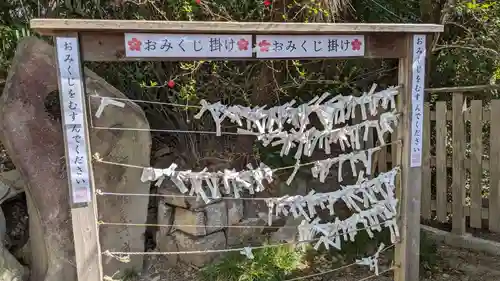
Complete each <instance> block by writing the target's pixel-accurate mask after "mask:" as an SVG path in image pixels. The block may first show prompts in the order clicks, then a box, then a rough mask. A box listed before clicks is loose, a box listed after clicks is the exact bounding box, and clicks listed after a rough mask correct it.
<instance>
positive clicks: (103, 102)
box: [95, 97, 125, 118]
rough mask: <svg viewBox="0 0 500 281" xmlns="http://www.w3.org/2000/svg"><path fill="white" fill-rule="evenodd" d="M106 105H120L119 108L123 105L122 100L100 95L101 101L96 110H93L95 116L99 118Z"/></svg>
mask: <svg viewBox="0 0 500 281" xmlns="http://www.w3.org/2000/svg"><path fill="white" fill-rule="evenodd" d="M108 105H114V106H117V107H121V108H124V107H125V103H124V102H120V101H117V100H114V99H113V98H110V97H101V103H100V104H99V107H98V108H97V111H96V112H95V117H97V118H100V117H101V115H102V113H103V112H104V108H106V106H108Z"/></svg>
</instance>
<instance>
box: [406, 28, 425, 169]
mask: <svg viewBox="0 0 500 281" xmlns="http://www.w3.org/2000/svg"><path fill="white" fill-rule="evenodd" d="M425 39H426V38H425V35H414V36H413V65H412V85H413V87H412V92H411V97H412V123H411V156H410V167H420V166H422V137H423V119H424V111H423V108H424V87H425V83H424V78H425V54H426V42H425Z"/></svg>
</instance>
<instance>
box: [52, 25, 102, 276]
mask: <svg viewBox="0 0 500 281" xmlns="http://www.w3.org/2000/svg"><path fill="white" fill-rule="evenodd" d="M54 39H55V40H54V41H55V43H56V61H57V66H58V80H59V100H60V104H61V116H62V118H61V122H62V126H63V135H64V144H65V156H66V170H67V176H68V186H69V197H70V204H71V218H72V224H73V237H74V243H75V258H76V268H77V276H78V280H80V281H83V280H89V281H90V280H96V281H97V280H102V279H103V277H102V265H101V250H100V245H99V241H98V230H97V221H96V220H97V209H96V207H97V204H96V198H95V192H93V190H94V178H93V173H92V165H91V163H90V161H91V159H92V158H91V150H90V138H89V130H88V124H87V105H86V99H85V83H84V81H85V80H84V79H85V77H84V75H83V71H82V69H83V66H82V63H81V58H80V57H81V56H80V50H79V49H80V46H79V45H80V44H79V36H78V34H77V33H69V34H67V35H65V36H64V35H59V36H57V37H55V38H54Z"/></svg>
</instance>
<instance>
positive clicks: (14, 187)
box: [0, 170, 24, 204]
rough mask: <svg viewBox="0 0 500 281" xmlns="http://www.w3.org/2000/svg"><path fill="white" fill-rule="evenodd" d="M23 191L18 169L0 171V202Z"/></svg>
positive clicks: (22, 181) (22, 182)
mask: <svg viewBox="0 0 500 281" xmlns="http://www.w3.org/2000/svg"><path fill="white" fill-rule="evenodd" d="M21 192H24V180H23V178H22V177H21V174H20V173H19V171H18V170H11V171H7V172H3V173H0V204H2V203H3V202H5V201H7V200H9V199H11V198H12V197H14V196H16V195H17V194H19V193H21Z"/></svg>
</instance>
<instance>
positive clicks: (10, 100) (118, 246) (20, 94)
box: [0, 38, 151, 281]
mask: <svg viewBox="0 0 500 281" xmlns="http://www.w3.org/2000/svg"><path fill="white" fill-rule="evenodd" d="M85 74H86V80H85V83H86V88H87V91H88V92H89V93H93V94H94V93H98V94H99V95H101V96H109V97H120V98H125V96H124V95H123V94H122V93H120V92H119V91H118V90H116V89H115V88H113V87H112V86H111V85H109V84H107V83H106V82H105V81H104V80H103V79H101V78H100V77H98V76H97V75H96V74H94V73H93V72H91V71H89V70H87V69H86V70H85ZM57 89H58V82H57V70H56V67H55V60H54V48H53V47H52V46H50V45H48V44H47V43H45V42H44V41H42V40H40V39H37V38H26V39H24V40H22V41H21V42H20V43H19V45H18V48H17V51H16V55H15V57H14V59H13V62H12V67H11V69H10V71H9V76H8V78H7V81H6V84H5V88H4V91H3V95H2V97H1V100H0V137H1V141H2V143H3V145H4V146H5V148H6V150H7V153H8V154H9V155H10V156H11V158H12V162H13V163H14V165H15V166H16V167H17V169H18V170H19V172H20V174H21V175H22V177H23V179H24V182H25V184H26V193H27V198H28V211H29V218H30V236H31V237H30V243H31V252H32V264H31V268H32V274H31V280H33V281H42V280H45V281H60V280H65V281H72V280H76V268H75V266H74V263H75V258H74V244H73V234H72V224H71V216H70V206H69V204H68V202H69V194H68V184H67V174H66V169H65V164H64V143H63V133H62V128H61V123H60V121H59V120H57V119H56V118H54V116H52V115H51V114H49V112H48V110H47V109H46V108H45V106H44V104H45V102H46V101H47V98H48V97H49V94H50V93H53V92H54V91H57ZM56 97H57V95H56ZM99 102H100V100H99V99H91V110H92V112H95V111H96V110H97V107H98V106H99ZM93 122H94V125H96V126H102V127H136V128H143V129H144V128H146V129H147V128H148V127H149V125H148V122H147V120H146V118H145V116H144V112H143V111H142V110H141V109H140V108H139V107H138V106H137V105H135V104H133V103H128V102H127V106H126V109H125V110H123V109H117V108H116V107H113V106H108V107H107V108H106V110H104V113H103V115H102V116H101V118H99V119H94V120H93ZM90 138H91V145H92V151H93V152H98V153H99V154H100V155H101V156H102V157H103V158H104V159H105V160H108V161H116V162H123V163H130V164H135V165H141V166H148V165H149V153H150V144H151V136H150V134H149V132H147V131H143V132H137V131H113V132H111V131H107V130H91V135H90ZM140 173H141V171H140V170H139V169H134V168H126V167H121V166H113V165H106V164H95V165H94V178H95V182H96V186H98V187H99V188H100V189H103V190H105V191H108V192H125V193H126V192H134V193H148V192H149V189H148V185H147V184H144V183H142V182H140ZM98 203H99V204H98V208H99V214H100V215H99V219H102V220H104V221H111V222H134V223H144V222H145V221H146V214H147V204H148V198H147V197H138V196H136V197H118V196H116V197H115V196H104V197H99V202H98ZM143 233H144V227H130V228H128V227H103V228H101V231H100V236H101V237H100V241H101V243H102V249H103V250H107V249H109V250H116V251H129V250H130V251H143V250H144V243H143ZM142 260H143V259H142V257H141V256H134V257H133V258H132V262H131V263H129V264H122V263H119V262H115V263H113V262H112V263H110V264H105V265H104V269H105V272H104V273H105V274H108V275H113V273H114V272H115V271H117V270H119V271H123V270H124V269H125V268H128V267H131V266H132V267H141V266H142Z"/></svg>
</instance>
